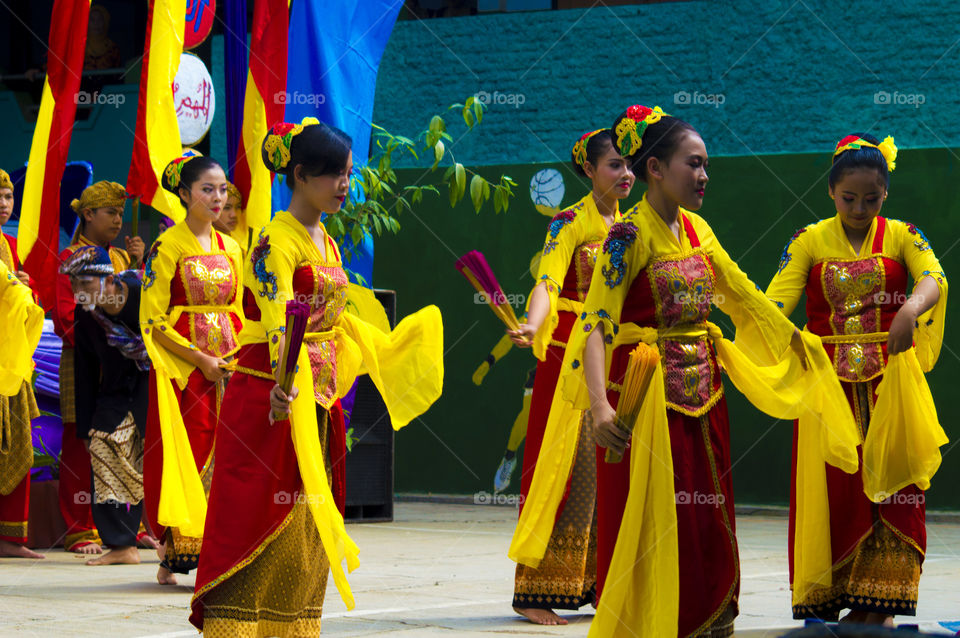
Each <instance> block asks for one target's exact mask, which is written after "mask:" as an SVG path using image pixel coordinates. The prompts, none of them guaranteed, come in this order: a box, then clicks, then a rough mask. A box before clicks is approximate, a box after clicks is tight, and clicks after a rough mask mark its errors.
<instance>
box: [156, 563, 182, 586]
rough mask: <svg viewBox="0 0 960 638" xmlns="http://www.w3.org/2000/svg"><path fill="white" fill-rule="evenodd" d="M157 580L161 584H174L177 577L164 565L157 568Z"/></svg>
mask: <svg viewBox="0 0 960 638" xmlns="http://www.w3.org/2000/svg"><path fill="white" fill-rule="evenodd" d="M157 582H158V583H160V584H161V585H176V584H177V577H176V576H174V574H173V572H172V571H170V570H169V569H167V568H166V567H160V569H158V570H157Z"/></svg>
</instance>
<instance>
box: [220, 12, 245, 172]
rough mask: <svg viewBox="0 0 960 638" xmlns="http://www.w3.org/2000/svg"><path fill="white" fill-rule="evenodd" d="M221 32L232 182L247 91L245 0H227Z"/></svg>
mask: <svg viewBox="0 0 960 638" xmlns="http://www.w3.org/2000/svg"><path fill="white" fill-rule="evenodd" d="M224 12H225V13H226V20H225V27H224V30H223V51H224V65H223V75H224V78H223V80H224V86H225V87H226V91H227V94H226V96H225V99H224V103H225V104H226V105H227V164H226V165H227V170H228V173H229V176H228V177H229V179H230V181H231V182H232V181H233V167H234V165H235V164H236V160H237V147H238V146H239V145H240V136H241V134H242V131H243V98H244V94H245V93H246V90H247V68H248V67H247V3H246V2H245V1H244V0H226V2H225V3H224Z"/></svg>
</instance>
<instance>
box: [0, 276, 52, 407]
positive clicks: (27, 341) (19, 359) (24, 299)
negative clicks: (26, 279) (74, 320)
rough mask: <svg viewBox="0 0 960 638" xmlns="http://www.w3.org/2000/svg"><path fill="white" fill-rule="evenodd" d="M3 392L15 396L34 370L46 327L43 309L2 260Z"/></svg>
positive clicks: (0, 380) (0, 358)
mask: <svg viewBox="0 0 960 638" xmlns="http://www.w3.org/2000/svg"><path fill="white" fill-rule="evenodd" d="M0 324H2V325H3V330H2V331H0V395H4V396H13V395H15V394H17V393H18V392H19V391H20V386H21V385H22V384H23V382H24V381H29V380H30V376H31V375H32V373H33V351H34V350H36V349H37V344H38V343H40V333H41V332H42V331H43V309H42V308H40V306H38V305H37V304H35V303H34V301H33V293H32V292H30V289H29V288H27V287H26V286H24V285H23V284H22V283H20V280H19V279H17V277H16V276H15V275H14V274H13V273H12V272H10V270H8V269H7V267H6V265H5V264H4V263H3V262H2V261H0Z"/></svg>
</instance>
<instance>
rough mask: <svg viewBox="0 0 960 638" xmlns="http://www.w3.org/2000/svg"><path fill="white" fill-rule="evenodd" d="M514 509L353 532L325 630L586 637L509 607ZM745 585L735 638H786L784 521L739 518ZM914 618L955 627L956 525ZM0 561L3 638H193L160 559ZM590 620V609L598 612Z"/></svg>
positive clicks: (186, 595)
mask: <svg viewBox="0 0 960 638" xmlns="http://www.w3.org/2000/svg"><path fill="white" fill-rule="evenodd" d="M515 523H516V510H515V509H514V508H510V507H503V506H484V505H455V504H438V503H416V502H402V503H397V506H396V520H395V522H393V523H378V524H364V525H350V526H349V527H348V530H349V532H350V534H351V536H352V537H353V539H354V540H355V541H356V542H357V544H358V545H359V546H360V549H361V566H360V568H359V569H358V570H357V571H355V572H354V573H353V574H352V575H351V576H350V582H351V584H352V586H353V590H354V593H355V596H356V599H357V607H356V609H354V610H353V611H351V612H347V611H346V610H345V608H344V606H343V603H342V602H341V600H340V598H339V596H338V595H337V593H336V590H335V589H334V587H333V584H332V582H331V584H330V587H329V589H328V592H327V606H326V609H325V610H324V611H325V613H324V622H323V632H324V634H325V635H327V634H329V635H337V636H388V635H391V636H392V635H397V636H409V637H410V638H420V637H421V636H422V637H430V636H451V635H456V636H458V637H459V636H490V635H494V634H501V635H502V634H509V635H539V636H586V634H587V629H588V626H589V623H590V620H591V618H592V615H591V614H590V613H584V614H565V615H566V617H567V618H568V619H569V620H570V624H569V625H567V626H565V627H539V626H534V625H531V624H529V623H527V622H525V621H523V620H521V619H520V618H519V617H518V616H516V615H515V614H514V613H513V612H512V610H511V609H510V600H511V597H512V593H513V570H514V564H513V563H512V562H511V561H510V560H509V559H508V558H507V556H506V552H507V546H508V545H509V542H510V537H511V534H512V533H513V527H514V525H515ZM737 526H738V530H739V539H740V557H741V562H742V573H743V584H742V588H741V589H742V591H741V598H740V609H741V613H740V617H739V618H738V619H737V636H751V637H759V636H779V635H781V634H782V633H784V631H785V630H787V629H789V628H791V627H796V626H798V625H799V623H797V622H795V621H793V620H792V619H791V617H790V592H789V590H788V587H787V559H786V535H787V523H786V519H785V518H783V517H778V516H770V515H763V514H748V515H741V516H738V519H737ZM928 536H929V547H928V552H929V553H928V554H927V560H926V563H925V570H924V574H923V578H922V579H921V581H920V604H919V610H918V616H917V618H916V620H912V621H911V620H908V619H904V621H905V622H913V623H919V624H920V626H921V628H922V629H928V630H935V629H938V628H939V627H938V625H937V624H936V621H941V620H960V604H958V598H960V596H958V590H960V555H958V552H960V525H958V524H956V523H930V524H929V525H928ZM46 554H47V557H46V559H45V560H42V561H26V560H22V559H0V637H3V638H6V637H7V636H58V637H66V636H117V637H128V636H129V637H144V638H146V637H151V638H160V637H163V638H174V637H177V636H183V637H187V636H196V635H197V634H196V631H195V630H194V629H193V628H192V626H191V625H190V624H189V623H188V622H187V607H188V605H189V601H190V595H191V594H192V592H193V577H192V576H190V577H183V576H181V577H180V582H181V584H180V585H178V586H175V587H161V586H159V585H157V584H156V581H155V580H154V576H155V574H156V569H157V558H156V555H155V554H154V553H152V552H148V551H146V550H143V551H141V558H142V560H143V563H142V564H140V565H123V566H111V567H87V566H85V565H84V564H83V559H82V558H81V557H79V556H75V555H72V554H67V553H65V552H63V551H60V550H57V551H50V552H47V553H46ZM591 611H592V610H591Z"/></svg>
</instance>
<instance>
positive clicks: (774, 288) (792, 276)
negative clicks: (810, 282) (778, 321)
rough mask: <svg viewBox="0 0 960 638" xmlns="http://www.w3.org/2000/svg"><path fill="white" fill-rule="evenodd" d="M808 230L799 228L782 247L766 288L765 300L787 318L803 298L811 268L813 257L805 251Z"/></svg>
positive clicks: (808, 227) (807, 228)
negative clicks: (778, 260)
mask: <svg viewBox="0 0 960 638" xmlns="http://www.w3.org/2000/svg"><path fill="white" fill-rule="evenodd" d="M809 230H810V226H807V227H805V228H801V229H800V230H798V231H797V232H796V233H794V234H793V237H791V238H790V241H788V242H787V245H786V246H784V247H783V252H782V253H780V264H779V265H778V266H777V272H776V273H775V274H774V275H773V279H772V280H771V281H770V285H769V286H767V293H766V294H767V299H769V300H770V301H772V302H773V303H774V305H775V306H777V308H779V309H780V312H782V313H783V314H784V315H785V316H787V317H789V316H790V314H791V313H793V311H794V309H795V308H796V307H797V304H798V303H799V302H800V297H801V296H803V291H804V289H805V288H806V286H807V278H808V277H809V275H810V269H811V268H813V257H812V256H811V254H810V251H809V250H807V240H808V235H809V233H808V231H809Z"/></svg>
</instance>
